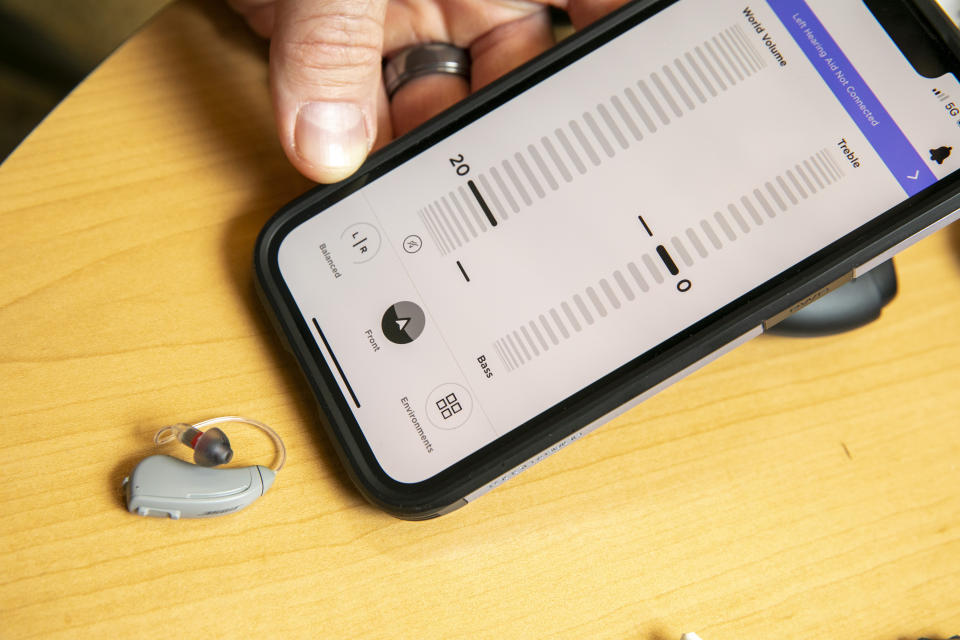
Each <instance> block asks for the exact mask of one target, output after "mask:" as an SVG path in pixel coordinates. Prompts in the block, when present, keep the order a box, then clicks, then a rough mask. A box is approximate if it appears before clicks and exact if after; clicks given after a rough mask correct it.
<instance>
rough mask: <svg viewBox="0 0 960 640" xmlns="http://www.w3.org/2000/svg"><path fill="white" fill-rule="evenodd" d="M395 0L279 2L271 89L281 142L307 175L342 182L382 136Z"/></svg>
mask: <svg viewBox="0 0 960 640" xmlns="http://www.w3.org/2000/svg"><path fill="white" fill-rule="evenodd" d="M386 2H387V0H279V2H278V4H277V6H276V16H275V25H274V33H273V39H272V40H271V43H270V83H271V88H272V91H273V101H274V110H275V115H276V120H277V128H278V131H279V134H280V142H281V144H282V145H283V149H284V151H285V152H286V154H287V157H288V158H289V159H290V161H291V162H292V163H293V165H294V166H295V167H296V168H297V169H298V170H299V171H300V172H301V173H303V174H304V175H305V176H307V177H308V178H311V179H313V180H316V181H318V182H336V181H337V180H342V179H343V178H345V177H347V176H349V175H350V174H351V173H353V172H354V171H356V170H357V168H358V167H359V166H360V164H361V163H362V162H363V160H364V159H365V158H366V156H367V153H368V152H369V151H370V148H371V147H372V146H373V142H374V140H375V139H376V135H377V98H378V92H379V88H380V84H381V83H380V64H381V51H382V46H383V19H384V14H385V11H386Z"/></svg>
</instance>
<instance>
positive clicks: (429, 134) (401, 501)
mask: <svg viewBox="0 0 960 640" xmlns="http://www.w3.org/2000/svg"><path fill="white" fill-rule="evenodd" d="M675 1H676V0H660V1H658V0H641V1H638V2H635V3H632V4H630V5H627V6H626V7H623V8H622V9H620V10H618V11H616V12H615V13H613V14H611V15H609V16H607V17H606V18H604V19H603V20H601V21H599V22H597V23H595V24H594V25H592V26H591V27H589V28H588V29H585V30H584V31H582V32H580V33H579V34H577V35H575V36H572V37H571V38H568V39H567V40H565V41H563V42H562V43H560V44H559V45H557V46H556V47H554V48H553V49H551V50H550V51H548V52H546V53H544V54H543V55H541V56H539V57H538V58H536V59H534V60H532V61H530V62H529V63H527V64H525V65H523V66H522V67H520V68H518V69H517V70H515V71H513V72H511V73H510V74H508V75H507V76H505V77H503V78H501V79H500V80H498V81H497V82H495V83H493V84H491V85H490V86H488V87H486V88H484V89H483V90H481V91H479V92H477V93H475V94H473V95H472V96H470V97H469V98H467V99H466V100H464V101H463V102H461V103H459V104H457V105H455V106H454V107H452V108H450V109H448V110H447V111H445V112H443V113H442V114H440V115H438V116H437V117H435V118H433V119H432V120H430V121H429V122H427V123H425V124H423V125H422V126H420V127H419V128H418V129H416V130H414V131H412V132H411V133H409V134H407V135H405V136H403V137H402V138H399V139H398V140H396V141H394V142H393V143H391V144H390V145H388V146H387V147H385V148H384V149H382V150H380V151H378V152H376V153H374V154H373V155H371V156H370V158H369V159H368V161H367V162H366V163H365V164H364V166H363V167H362V168H361V169H360V171H359V172H358V173H357V174H355V175H354V176H353V177H351V178H348V179H346V180H344V181H343V182H340V183H337V184H335V185H330V186H318V187H316V188H314V189H312V190H311V191H309V192H307V193H305V194H304V195H302V196H301V197H299V198H297V199H296V200H294V201H293V202H291V203H289V204H288V205H286V206H285V207H283V208H282V209H281V210H280V211H278V212H277V213H276V215H274V216H273V218H271V219H270V221H269V222H268V223H267V224H266V226H265V227H264V228H263V230H262V231H261V233H260V235H259V237H258V239H257V243H256V248H255V256H254V266H255V271H256V284H257V290H258V293H259V294H260V296H261V298H262V300H263V303H264V307H265V308H266V309H267V312H268V314H269V316H270V317H271V320H272V321H273V323H274V325H275V327H276V329H277V332H278V333H279V335H280V336H281V338H282V339H283V341H284V342H285V345H286V346H287V348H288V349H289V350H290V351H291V353H292V354H293V355H294V356H295V358H296V359H297V362H298V363H299V365H300V367H301V369H302V371H303V372H304V374H305V376H306V378H307V381H308V382H309V384H310V387H311V390H312V391H313V393H314V396H315V397H316V399H317V402H318V403H319V406H320V409H321V411H322V413H323V414H324V415H325V417H326V420H325V421H322V422H323V423H324V427H325V429H326V431H327V433H328V435H329V436H330V439H331V441H332V442H333V444H334V447H335V449H336V451H337V453H338V455H339V456H340V458H341V460H342V461H343V463H344V465H345V466H346V468H347V471H348V473H349V475H350V477H351V479H352V480H353V482H354V483H355V484H356V485H357V487H358V488H359V489H360V491H361V492H362V493H363V495H364V496H365V497H366V498H367V499H368V500H369V501H370V502H372V503H374V504H376V505H377V506H379V507H380V508H382V509H384V510H385V511H387V512H388V513H390V514H392V515H394V516H397V517H400V518H405V519H413V520H418V519H426V518H431V517H435V516H438V515H443V514H445V513H448V512H450V511H452V510H454V509H456V508H458V507H459V506H462V505H463V504H466V500H465V497H466V496H468V495H470V494H471V493H474V492H478V490H481V489H483V488H484V487H487V486H493V485H497V484H499V482H500V481H502V480H504V479H506V477H512V475H513V474H512V473H511V472H512V471H514V470H519V469H521V468H526V466H530V464H531V463H532V462H535V461H538V460H539V459H540V457H541V454H544V453H552V451H550V450H551V448H556V449H559V448H560V447H558V446H556V445H558V443H563V442H564V440H565V439H567V438H569V437H570V436H572V435H574V434H577V433H578V432H579V431H581V430H583V429H584V428H585V427H586V426H587V425H590V424H591V423H594V422H596V421H598V420H601V419H602V418H603V417H604V416H607V415H608V414H610V413H611V412H613V411H615V410H616V409H617V408H618V407H621V406H622V405H624V404H627V403H629V402H630V401H631V400H633V399H635V398H636V397H637V396H640V395H642V394H643V393H645V392H647V391H649V390H651V389H652V388H654V387H655V386H657V385H658V384H660V383H662V382H664V381H665V380H667V379H668V378H670V377H671V376H675V375H676V374H678V373H679V372H682V371H683V370H684V369H687V368H688V367H691V366H692V365H694V364H695V363H697V362H698V361H700V360H702V359H704V358H706V357H708V356H709V355H710V354H712V353H714V352H716V351H717V350H719V349H722V348H723V347H724V346H726V345H728V344H729V343H730V342H732V341H734V340H736V339H737V338H739V337H741V336H743V335H744V334H746V333H748V332H749V331H751V330H755V329H756V328H757V327H758V326H763V325H764V323H765V322H766V321H768V320H769V319H770V318H774V317H776V316H777V315H778V314H780V313H781V312H782V311H784V310H785V309H789V308H791V307H792V306H797V304H798V303H800V302H801V301H804V300H808V299H810V298H815V297H816V296H817V295H818V292H822V291H823V290H824V289H827V288H829V287H830V285H832V284H833V283H836V282H838V281H842V280H843V278H844V277H845V276H849V274H850V273H851V272H852V271H853V270H854V269H855V268H857V267H859V266H861V265H863V264H865V263H866V262H868V261H869V260H871V259H873V258H875V257H876V256H878V255H881V254H882V253H884V252H885V251H887V250H889V249H891V248H892V247H895V246H897V245H898V244H900V243H902V242H904V241H906V240H907V239H909V238H911V236H914V235H915V234H918V233H919V232H921V231H923V230H924V229H926V228H927V227H930V226H931V225H934V224H936V223H937V222H938V221H940V220H942V219H943V218H944V217H946V216H948V215H949V214H951V213H952V212H954V211H955V210H956V209H957V208H958V206H960V176H958V173H960V172H955V173H953V174H951V175H950V176H948V177H947V178H945V179H942V180H940V181H938V182H937V183H935V184H934V185H932V186H931V187H929V188H928V189H926V190H925V191H923V192H922V193H920V194H917V195H915V196H913V197H912V198H910V199H909V200H907V201H905V202H903V203H901V204H900V205H898V206H896V207H895V208H893V209H891V210H890V211H887V212H886V213H884V214H883V215H881V216H879V217H878V218H876V219H874V220H873V221H871V222H870V223H868V224H866V225H864V226H863V227H861V228H860V229H858V230H857V232H855V233H853V234H850V235H848V236H846V237H844V238H841V239H840V240H838V241H837V242H835V243H833V244H831V245H830V246H828V247H826V248H824V249H823V250H821V251H819V252H818V253H816V254H815V255H813V256H811V257H810V258H808V259H807V260H805V261H803V262H802V263H800V264H799V265H796V266H795V267H793V268H791V269H789V270H788V271H786V272H784V273H782V274H780V275H779V276H777V277H776V278H774V279H773V280H770V281H768V282H766V283H765V284H764V285H762V286H760V287H758V288H757V289H755V290H753V291H751V292H749V293H748V294H746V295H744V296H742V297H741V298H740V299H738V300H736V301H734V302H732V303H730V304H729V305H727V306H725V307H723V308H722V309H719V310H717V311H716V312H714V313H713V314H711V315H710V316H708V317H707V318H705V319H703V320H701V321H700V322H698V323H696V324H695V325H693V326H691V327H688V328H687V329H685V330H683V331H682V332H681V333H680V334H678V335H676V336H674V337H673V338H671V339H670V340H668V341H667V342H665V343H663V344H661V345H659V346H658V347H656V348H655V349H653V350H651V351H650V352H648V353H645V354H643V355H641V356H639V357H638V358H636V359H634V360H633V361H631V362H630V363H628V364H627V365H624V366H623V367H621V368H620V369H618V370H616V371H614V372H612V373H610V374H609V375H607V376H605V377H604V378H602V379H601V380H599V381H597V382H595V383H593V384H592V385H590V386H589V387H587V388H586V389H584V390H582V391H581V392H578V393H577V394H575V395H574V396H571V397H569V398H567V399H565V400H563V401H562V402H560V403H559V404H557V405H555V406H554V407H551V408H550V409H548V410H546V411H545V412H543V413H542V414H540V415H539V416H537V417H536V418H534V419H533V420H531V421H529V422H527V423H525V424H524V425H521V426H519V427H517V428H515V429H513V430H512V431H510V432H509V433H507V434H505V435H503V436H502V437H500V438H499V439H497V440H496V441H494V442H492V443H491V444H489V445H487V446H486V447H484V448H482V449H480V450H479V451H477V452H475V453H474V454H472V455H470V456H468V457H467V458H465V459H464V460H462V461H460V462H458V463H456V464H455V465H453V466H452V467H450V468H448V469H446V470H444V471H442V472H441V473H439V474H437V475H436V476H434V477H432V478H429V479H427V480H425V481H423V482H420V483H416V484H406V483H401V482H397V481H396V480H393V479H392V478H390V477H389V476H388V475H387V474H386V473H385V472H384V471H383V470H382V469H381V468H380V465H379V464H378V463H377V461H376V459H375V457H374V455H373V453H372V451H371V450H370V448H369V446H368V445H367V443H366V441H365V439H364V437H363V434H362V433H361V431H360V428H359V426H358V425H357V423H356V421H355V420H354V418H353V413H352V411H351V409H350V407H349V405H348V402H347V399H346V398H345V397H344V396H343V394H342V393H341V391H340V389H339V386H338V384H337V383H336V380H335V379H334V377H333V373H332V371H331V370H330V368H329V367H328V366H327V364H326V362H325V360H324V358H323V357H322V355H321V354H320V352H319V350H318V349H317V346H316V340H315V338H314V337H313V336H314V333H313V329H312V328H311V327H309V326H308V325H307V323H306V322H305V321H304V319H303V317H302V315H301V313H300V311H299V309H298V308H297V307H296V305H295V303H294V301H293V299H292V297H291V295H290V293H289V291H288V289H287V287H286V285H285V283H284V282H283V279H282V278H281V276H280V273H279V269H278V265H277V252H278V249H279V245H280V242H281V241H282V240H283V238H284V237H285V235H286V234H287V233H288V232H289V231H291V230H292V229H293V228H294V227H296V226H297V225H298V224H300V223H301V222H303V221H304V220H306V219H307V218H309V217H312V216H313V215H316V213H317V212H318V211H319V210H322V209H323V208H325V207H327V206H329V205H331V204H333V203H334V202H336V201H338V200H340V199H342V198H344V197H346V196H347V195H349V194H351V193H353V192H354V191H356V190H357V189H359V188H361V187H363V186H364V185H366V184H368V183H370V182H372V181H373V180H376V179H377V178H378V177H379V176H381V175H383V174H384V173H386V172H388V171H389V170H391V169H392V168H394V167H395V166H398V165H399V164H401V163H402V162H404V161H405V160H406V159H408V158H411V157H413V156H415V155H416V154H418V153H420V152H421V151H423V150H424V149H426V148H428V147H430V146H432V145H433V144H435V143H437V142H439V141H440V140H442V139H443V138H445V137H446V136H448V135H450V134H451V133H452V132H454V131H456V130H457V129H459V128H462V127H463V126H465V125H466V124H469V123H470V122H472V121H473V120H475V119H476V118H478V117H479V116H481V115H483V114H484V113H486V112H487V111H489V110H490V109H492V108H495V107H496V106H497V105H499V104H502V103H503V102H506V101H507V100H509V99H510V98H512V97H513V96H515V95H517V94H519V93H520V92H522V91H523V90H525V89H526V88H527V87H529V86H532V85H533V84H536V83H537V82H539V81H540V80H542V79H544V78H546V77H548V76H549V75H551V74H552V73H554V72H556V71H557V70H559V69H561V68H562V67H564V66H566V65H567V64H569V63H570V62H572V61H573V60H576V59H578V58H580V57H582V56H583V55H585V54H586V53H589V52H590V51H592V50H593V49H595V48H597V47H599V46H600V45H602V44H603V43H604V42H606V41H607V40H609V39H610V38H612V37H614V36H616V35H618V34H620V33H622V32H623V31H625V30H627V29H629V28H631V27H633V26H634V25H636V24H638V23H639V22H641V21H642V20H644V19H646V18H647V17H648V16H650V15H652V14H653V13H656V12H657V11H659V10H661V9H663V8H664V7H666V6H668V5H670V4H673V2H675ZM924 15H925V17H926V19H927V20H928V25H929V26H932V27H934V29H935V30H936V31H937V32H938V33H940V34H941V41H942V42H945V43H946V44H947V45H948V46H949V48H950V50H951V51H953V52H956V51H960V41H958V40H957V39H956V37H955V36H953V35H951V34H953V29H952V25H950V26H949V27H948V26H947V19H946V17H945V16H943V15H942V13H939V10H938V9H936V8H934V12H933V13H928V11H927V10H926V9H925V10H924ZM937 21H940V24H937ZM956 68H957V67H956V66H954V67H953V68H952V70H955V69H956ZM543 457H545V456H543Z"/></svg>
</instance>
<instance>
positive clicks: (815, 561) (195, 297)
mask: <svg viewBox="0 0 960 640" xmlns="http://www.w3.org/2000/svg"><path fill="white" fill-rule="evenodd" d="M308 186H309V185H308V184H307V182H305V181H304V180H303V179H302V178H300V177H298V176H297V175H296V173H295V172H294V171H293V169H291V167H290V166H289V165H288V164H287V162H286V160H285V159H284V157H283V155H282V153H281V151H280V149H279V146H278V144H277V142H276V139H275V136H274V131H273V124H272V116H271V113H270V106H269V98H268V92H267V84H266V66H265V46H264V45H263V43H261V42H258V41H257V40H255V39H254V38H253V37H252V36H250V35H249V34H248V33H247V31H246V30H245V28H244V27H243V25H242V24H241V23H240V22H239V21H238V20H237V19H236V18H235V17H234V16H232V15H231V14H230V13H229V12H228V11H227V10H226V9H224V8H223V7H222V6H220V5H219V3H217V2H209V3H200V2H192V3H191V2H183V3H179V4H176V5H174V6H172V7H170V8H169V9H168V10H166V11H165V12H164V13H163V14H162V15H160V16H159V17H158V18H157V19H156V20H155V21H154V22H153V23H151V24H150V25H149V26H148V27H147V28H145V29H144V30H143V31H142V32H140V33H139V34H138V35H136V36H135V37H134V38H132V39H131V40H130V41H129V42H128V43H127V44H126V45H125V46H124V47H122V48H121V49H120V50H119V51H117V52H116V53H115V54H114V55H113V56H112V57H111V58H110V59H109V60H108V61H107V62H106V63H105V64H103V65H102V66H101V67H100V68H99V69H97V70H96V71H95V72H94V73H93V74H92V75H91V76H90V77H89V78H88V79H87V80H86V81H85V82H84V83H83V84H82V85H81V86H80V87H79V88H78V89H77V90H76V91H75V92H74V93H73V94H72V95H71V96H70V97H69V98H67V100H65V101H64V103H63V104H62V105H60V107H59V108H58V109H57V110H56V111H55V112H54V113H53V114H52V115H51V116H50V117H49V118H47V120H46V121H45V122H44V123H43V124H42V125H41V126H40V127H39V128H38V129H37V130H36V131H35V132H34V133H33V135H31V136H30V137H29V138H28V139H27V140H26V141H25V142H24V143H23V145H22V146H21V147H20V148H19V149H18V150H17V151H16V153H14V155H13V156H12V157H11V158H10V159H9V160H7V162H6V163H5V164H4V165H3V166H2V167H0V224H2V227H0V242H2V250H0V265H2V270H3V271H2V273H3V275H4V277H3V280H2V282H0V327H2V341H0V354H2V355H0V370H2V376H3V377H2V380H3V384H2V390H0V416H2V422H0V424H2V432H0V435H2V439H3V441H2V444H0V468H2V476H0V477H2V482H0V585H2V586H0V637H2V638H4V639H11V638H29V637H42V638H133V637H188V636H195V637H204V636H212V637H225V638H240V637H244V638H248V637H267V638H273V637H313V638H316V637H330V638H333V637H351V638H352V637H403V638H428V637H431V638H432V637H437V638H441V637H442V638H477V637H495V638H520V637H542V636H551V637H553V636H560V637H569V638H592V637H602V638H639V639H643V640H673V639H676V638H679V636H680V634H681V632H683V631H689V630H694V631H697V632H699V633H700V635H701V636H702V637H703V638H704V639H705V640H741V639H745V638H774V637H778V638H779V637H783V638H814V637H816V638H877V639H890V640H896V639H901V638H903V639H907V638H916V637H918V636H921V635H930V636H932V637H936V638H940V637H946V636H949V635H951V634H952V633H960V490H958V487H960V426H958V425H960V320H958V318H960V228H958V227H957V226H956V225H954V226H953V227H952V228H948V229H946V230H944V231H941V232H939V233H937V234H935V235H934V236H932V237H931V238H929V239H928V240H925V241H923V242H922V243H920V244H919V245H917V246H915V247H914V248H911V249H909V250H908V251H907V252H905V253H904V254H902V256H901V257H900V258H898V261H897V266H898V268H899V273H900V277H901V293H900V295H899V296H898V298H897V299H896V301H895V302H894V303H893V304H892V305H891V306H890V307H889V308H888V309H887V310H886V311H885V312H884V315H883V318H882V320H881V321H880V322H877V323H875V324H873V325H872V326H869V327H867V328H864V329H862V330H859V331H856V332H854V333H852V334H849V335H845V336H842V337H837V338H828V339H816V340H788V339H783V338H773V337H763V338H760V339H757V340H754V341H753V342H752V343H750V344H748V345H746V346H745V347H743V348H741V349H739V350H737V351H735V352H734V353H732V354H730V355H727V356H725V357H723V358H721V359H720V360H719V361H717V362H715V363H713V364H711V365H710V366H708V367H707V368H706V369H704V370H702V371H700V372H698V373H696V374H695V375H693V376H691V377H690V378H689V379H687V380H685V381H683V382H681V383H680V384H677V385H675V386H674V387H672V388H670V389H668V390H667V391H665V392H663V393H661V394H660V395H659V396H657V397H655V398H654V399H652V400H650V401H648V402H646V403H644V404H643V405H642V406H640V407H639V408H637V409H635V410H633V411H631V412H629V413H628V414H627V415H625V416H624V417H622V418H620V419H618V420H616V421H614V422H613V423H611V424H609V425H606V426H605V427H603V428H602V429H600V430H599V431H597V432H596V433H594V434H593V435H591V436H589V437H588V438H586V439H585V440H584V441H583V442H581V443H579V444H577V445H576V446H574V447H571V448H569V449H568V450H566V451H564V452H562V453H561V454H559V455H556V456H554V457H552V458H550V459H548V460H546V461H545V462H543V463H541V464H540V465H538V466H537V467H535V468H533V469H532V470H530V471H527V472H526V473H524V474H523V475H522V476H520V477H518V478H517V479H515V480H512V481H510V482H509V483H507V484H506V485H504V486H503V487H501V488H499V489H497V490H496V491H494V492H492V493H491V494H489V495H488V496H486V497H484V498H483V499H482V500H480V501H479V502H477V503H475V504H472V505H469V506H468V507H466V508H464V509H462V510H460V511H458V512H456V513H454V514H451V515H449V516H446V517H443V518H440V519H438V520H433V521H429V522H420V523H412V522H403V521H400V520H396V519H394V518H391V517H390V516H387V515H385V514H383V513H381V512H378V511H376V510H375V509H373V508H371V507H369V506H368V505H367V504H366V503H365V502H364V500H363V499H362V498H361V497H360V495H359V494H358V493H357V492H356V491H355V490H354V489H353V487H352V486H351V485H350V484H349V482H348V480H347V479H346V475H345V473H344V471H343V469H342V468H341V466H340V464H339V462H338V461H337V459H336V458H335V456H334V455H333V452H332V449H331V447H330V445H329V444H328V443H327V441H326V439H325V437H324V436H323V435H322V434H321V433H320V431H319V429H318V415H317V412H316V410H315V409H314V405H313V403H312V400H311V398H310V395H309V391H308V389H307V387H306V385H305V383H304V382H303V381H302V380H301V378H300V376H299V374H298V372H297V370H296V368H295V365H294V364H293V362H292V360H291V359H290V358H289V357H288V356H287V355H286V354H285V353H284V352H283V351H282V349H281V348H280V346H279V343H278V340H277V339H276V338H275V337H274V335H273V333H272V330H271V329H270V327H269V326H268V324H267V322H266V321H265V320H264V316H263V314H262V312H261V310H260V308H259V304H258V302H257V301H256V299H255V297H254V294H253V291H252V272H251V252H252V248H253V243H254V238H255V236H256V233H257V231H258V230H259V229H260V227H261V225H263V223H264V222H265V221H266V220H267V218H268V217H269V216H270V215H271V214H272V213H273V212H274V211H275V210H276V209H277V208H278V207H279V206H280V205H282V204H283V203H284V202H286V201H287V200H289V199H291V198H292V197H294V196H296V195H297V194H299V193H300V192H302V191H303V190H305V189H306V188H307V187H308ZM233 413H239V414H241V415H249V416H252V417H256V418H259V419H261V420H264V421H266V422H268V423H270V424H271V425H273V426H275V427H276V428H277V429H278V430H279V431H280V432H281V434H282V435H283V437H284V438H285V440H286V442H287V445H288V447H289V454H290V455H289V462H288V466H287V468H285V469H284V471H283V472H282V473H281V474H280V476H279V477H278V480H277V483H276V484H275V485H274V488H273V489H271V490H270V492H269V493H268V494H267V495H266V496H264V498H262V499H261V500H260V501H259V502H257V503H256V504H254V505H253V506H251V507H250V508H249V509H247V510H246V511H244V512H242V513H240V514H236V515H233V516H228V517H223V518H215V519H211V520H192V521H191V520H183V521H172V520H163V519H153V518H139V517H135V516H133V515H130V514H129V513H127V512H126V511H125V510H124V508H123V502H122V498H121V494H120V482H121V480H122V478H123V477H124V476H125V475H126V474H127V473H129V472H130V470H131V469H132V467H133V466H134V464H135V463H136V462H137V461H138V460H139V459H140V458H142V457H143V456H145V455H147V454H149V453H151V452H152V451H153V450H154V448H153V444H152V442H151V436H152V435H153V433H154V431H155V430H156V429H158V428H159V427H160V426H162V425H165V424H170V423H174V422H180V421H198V420H201V419H204V418H207V417H211V416H215V415H221V414H233ZM231 437H232V439H233V441H234V444H235V448H236V449H237V450H238V452H239V453H238V456H237V460H238V462H243V463H247V464H252V463H256V462H261V461H264V460H269V459H270V455H271V451H272V449H271V444H270V442H269V440H268V439H267V438H265V437H261V436H259V435H258V434H257V433H256V432H254V431H246V430H243V429H242V428H237V429H235V430H233V431H232V432H231ZM181 453H189V452H188V451H186V450H185V449H184V451H183V452H181Z"/></svg>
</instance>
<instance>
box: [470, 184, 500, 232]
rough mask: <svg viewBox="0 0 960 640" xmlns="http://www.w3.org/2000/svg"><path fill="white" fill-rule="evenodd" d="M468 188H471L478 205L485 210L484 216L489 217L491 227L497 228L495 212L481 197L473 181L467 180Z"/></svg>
mask: <svg viewBox="0 0 960 640" xmlns="http://www.w3.org/2000/svg"><path fill="white" fill-rule="evenodd" d="M467 186H468V187H470V191H471V192H472V193H473V197H474V198H476V199H477V204H479V205H480V208H481V209H483V215H485V216H487V220H488V221H489V222H490V226H491V227H495V226H497V219H496V218H494V217H493V212H492V211H490V207H488V206H487V201H486V200H484V199H483V196H482V195H480V190H479V189H477V185H476V184H474V182H473V180H467Z"/></svg>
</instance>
